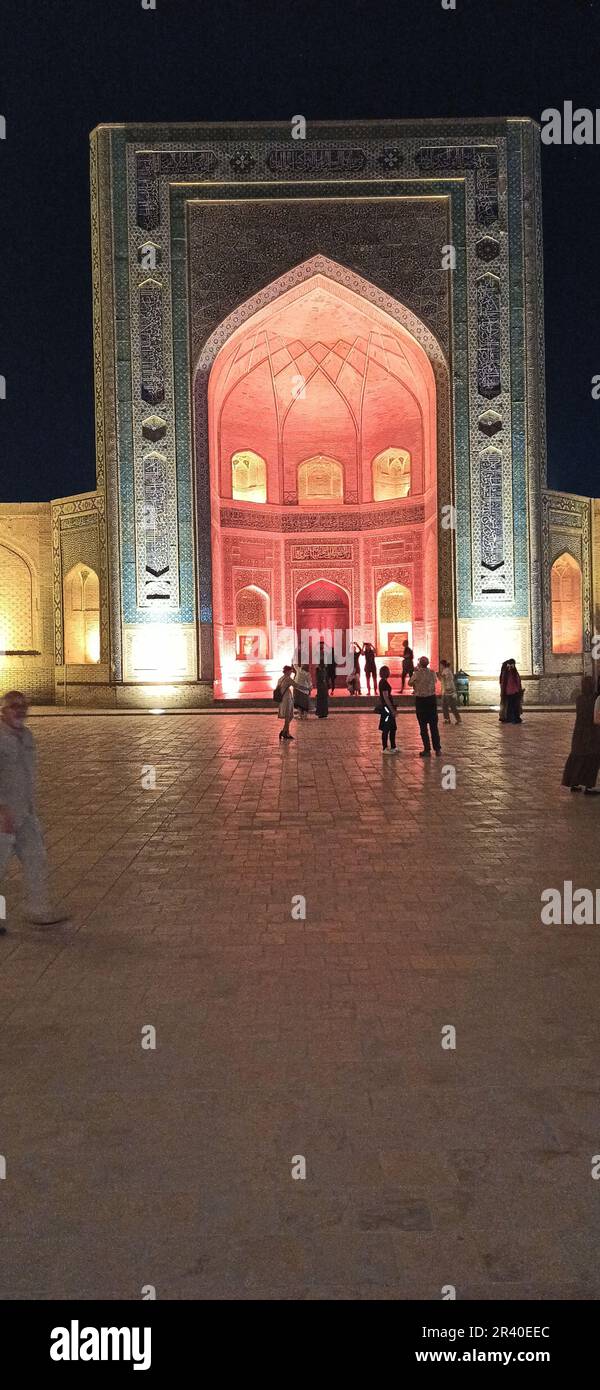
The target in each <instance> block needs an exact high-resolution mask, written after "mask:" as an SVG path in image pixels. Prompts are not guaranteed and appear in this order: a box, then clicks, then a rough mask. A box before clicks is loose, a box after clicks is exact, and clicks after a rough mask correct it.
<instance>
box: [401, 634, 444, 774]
mask: <svg viewBox="0 0 600 1390" xmlns="http://www.w3.org/2000/svg"><path fill="white" fill-rule="evenodd" d="M435 681H436V674H435V671H432V670H431V668H430V666H429V657H427V656H420V657H419V662H418V665H417V666H416V668H415V670H414V672H413V674H412V676H411V677H410V680H409V684H410V685H411V686H412V689H413V690H414V692H415V706H416V714H417V719H418V721H419V729H420V731H421V738H422V740H423V750H422V752H421V753H419V757H420V758H430V757H431V744H433V747H434V750H435V754H436V757H438V758H439V757H440V755H441V752H442V745H441V743H440V731H439V729H438V712H437V699H436V694H435ZM430 732H431V742H430V740H429V733H430Z"/></svg>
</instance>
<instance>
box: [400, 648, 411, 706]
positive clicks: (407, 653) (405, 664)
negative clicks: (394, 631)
mask: <svg viewBox="0 0 600 1390" xmlns="http://www.w3.org/2000/svg"><path fill="white" fill-rule="evenodd" d="M414 669H415V658H414V654H413V650H412V647H409V645H408V641H404V642H403V643H402V684H401V686H400V693H401V694H403V693H404V686H405V684H406V681H408V683H409V685H410V680H411V676H412V673H413V671H414Z"/></svg>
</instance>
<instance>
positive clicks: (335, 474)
mask: <svg viewBox="0 0 600 1390" xmlns="http://www.w3.org/2000/svg"><path fill="white" fill-rule="evenodd" d="M343 500H344V470H343V468H342V465H341V464H340V463H338V462H337V461H336V459H331V458H324V457H323V455H322V454H317V455H316V456H315V458H312V459H305V461H304V463H301V464H300V465H299V467H298V501H299V502H311V503H313V504H314V503H318V502H343Z"/></svg>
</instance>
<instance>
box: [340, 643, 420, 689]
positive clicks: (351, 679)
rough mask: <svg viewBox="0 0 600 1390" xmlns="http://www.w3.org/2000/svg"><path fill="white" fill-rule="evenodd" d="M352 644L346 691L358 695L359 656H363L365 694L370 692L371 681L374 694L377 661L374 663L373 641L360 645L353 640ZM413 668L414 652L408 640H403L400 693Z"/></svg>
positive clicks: (359, 687)
mask: <svg viewBox="0 0 600 1390" xmlns="http://www.w3.org/2000/svg"><path fill="white" fill-rule="evenodd" d="M352 645H353V648H354V653H353V669H352V671H351V672H350V675H349V676H348V677H347V678H346V688H347V690H348V693H349V694H350V695H360V691H361V684H360V677H361V670H360V658H361V656H364V658H365V681H366V684H367V695H370V694H371V682H373V694H375V691H376V690H377V663H376V660H375V648H374V646H373V643H372V642H364V643H363V645H362V646H361V644H360V642H353V643H352ZM381 669H382V671H383V667H382V668H381ZM414 669H415V662H414V654H413V651H412V648H411V646H410V645H409V643H408V641H405V642H404V643H403V646H402V673H401V677H400V680H401V684H400V693H401V694H402V693H403V691H404V686H405V684H406V682H407V681H408V680H410V677H411V676H412V674H413V671H414Z"/></svg>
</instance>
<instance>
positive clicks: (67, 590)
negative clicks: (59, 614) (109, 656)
mask: <svg viewBox="0 0 600 1390" xmlns="http://www.w3.org/2000/svg"><path fill="white" fill-rule="evenodd" d="M63 605H64V607H63V613H64V630H65V664H66V665H67V666H95V665H97V663H98V662H99V660H100V581H99V579H98V575H97V574H96V571H95V570H93V569H92V568H91V566H90V565H86V564H83V563H82V562H81V561H80V562H78V564H76V565H73V567H72V569H70V570H69V572H68V574H67V575H66V576H65V580H64V584H63Z"/></svg>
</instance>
